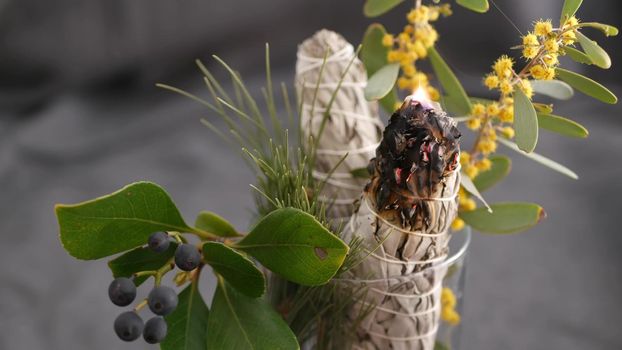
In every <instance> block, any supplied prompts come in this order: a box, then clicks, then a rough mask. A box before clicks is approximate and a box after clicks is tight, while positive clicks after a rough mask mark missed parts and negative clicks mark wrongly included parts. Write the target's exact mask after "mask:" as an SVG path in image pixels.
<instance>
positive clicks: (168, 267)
mask: <svg viewBox="0 0 622 350" xmlns="http://www.w3.org/2000/svg"><path fill="white" fill-rule="evenodd" d="M174 268H175V263H174V259H173V258H171V259H170V260H169V261H168V262H167V263H166V265H164V266H162V267H161V268H159V269H158V270H157V271H156V274H155V282H154V284H155V286H156V287H157V286H159V285H160V282H161V281H162V276H164V275H166V273H167V272H169V271H171V270H172V269H174Z"/></svg>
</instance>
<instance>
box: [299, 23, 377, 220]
mask: <svg viewBox="0 0 622 350" xmlns="http://www.w3.org/2000/svg"><path fill="white" fill-rule="evenodd" d="M354 55H355V51H354V48H353V46H352V45H351V44H349V43H348V42H347V41H346V40H345V39H344V38H343V37H342V36H341V35H339V34H337V33H335V32H332V31H329V30H325V29H324V30H320V31H318V32H317V33H315V34H314V35H313V36H312V37H311V38H309V39H307V40H305V41H304V42H303V43H302V44H301V45H300V46H299V47H298V53H297V59H298V60H297V63H296V88H297V92H298V96H299V98H300V99H301V102H302V115H301V126H302V132H303V136H304V139H305V140H309V136H313V137H314V138H316V137H317V136H318V134H319V132H320V128H321V125H322V121H323V120H324V115H325V113H326V112H327V110H328V117H327V119H326V121H325V124H324V129H323V131H322V135H321V137H320V138H319V141H318V144H317V149H316V155H317V158H316V162H315V169H314V171H313V177H314V178H315V179H316V181H317V182H321V181H324V180H326V179H327V177H328V173H329V172H330V171H331V170H332V169H333V168H335V166H336V165H337V164H338V163H339V161H340V160H341V159H342V158H343V157H344V156H345V155H346V154H347V157H346V158H345V160H344V161H343V162H342V163H341V164H340V165H339V166H338V167H337V168H336V169H335V170H334V171H333V173H332V174H331V177H330V178H328V180H326V184H325V186H324V189H323V190H322V193H321V195H320V196H319V197H318V198H317V200H318V201H321V202H325V203H327V204H329V205H330V208H329V210H328V212H327V216H328V218H330V219H332V220H333V226H334V227H337V226H339V225H340V224H341V223H342V222H343V223H345V222H347V220H349V218H350V216H351V215H352V212H353V202H354V201H355V200H356V199H358V197H359V196H360V193H361V191H362V190H363V187H364V186H365V184H366V182H367V180H366V179H361V178H355V177H353V176H352V171H353V170H356V169H360V168H366V167H367V165H368V163H369V160H370V159H371V158H373V156H374V152H375V149H376V147H378V142H379V141H380V137H381V133H382V128H383V126H384V123H383V122H382V121H381V120H380V118H379V117H378V104H377V103H376V102H369V101H367V100H365V95H364V92H363V89H364V88H365V86H366V85H367V73H366V71H365V67H364V66H363V63H362V62H361V61H360V60H359V59H358V58H355V57H354ZM353 58H354V61H353V62H352V65H351V66H350V68H349V69H347V68H348V64H349V63H350V62H351V61H352V59H353ZM346 69H347V71H346ZM320 71H322V72H321V74H320ZM342 77H343V79H342ZM340 79H342V81H341V83H339V81H340ZM339 85H340V88H339V90H338V91H337V92H336V95H335V98H334V101H333V103H332V105H330V106H329V103H330V101H331V99H332V95H333V93H334V92H335V90H336V89H337V87H338V86H339ZM329 107H330V108H329Z"/></svg>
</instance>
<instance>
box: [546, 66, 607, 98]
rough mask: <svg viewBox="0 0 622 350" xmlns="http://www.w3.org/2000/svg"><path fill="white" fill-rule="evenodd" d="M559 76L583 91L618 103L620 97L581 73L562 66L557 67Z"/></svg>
mask: <svg viewBox="0 0 622 350" xmlns="http://www.w3.org/2000/svg"><path fill="white" fill-rule="evenodd" d="M555 71H556V72H557V76H558V77H559V78H560V79H561V80H563V81H565V82H567V83H568V84H570V86H572V87H574V88H575V89H577V90H579V91H581V92H582V93H584V94H586V95H588V96H591V97H594V98H595V99H597V100H600V101H603V102H605V103H609V104H616V103H617V102H618V98H617V97H616V95H614V94H613V92H611V91H609V89H607V88H606V87H604V86H603V85H601V84H599V83H597V82H595V81H594V80H592V79H590V78H588V77H585V76H583V75H581V74H578V73H575V72H571V71H569V70H565V69H562V68H557V69H555Z"/></svg>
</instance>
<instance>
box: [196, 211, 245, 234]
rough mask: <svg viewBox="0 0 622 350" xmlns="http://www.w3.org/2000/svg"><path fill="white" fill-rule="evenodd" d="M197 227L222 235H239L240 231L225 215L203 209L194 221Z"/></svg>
mask: <svg viewBox="0 0 622 350" xmlns="http://www.w3.org/2000/svg"><path fill="white" fill-rule="evenodd" d="M194 226H195V227H196V228H199V229H201V230H203V231H206V232H209V233H213V234H215V235H216V236H220V237H239V236H241V234H240V233H238V231H237V230H236V229H235V227H233V225H231V223H230V222H229V221H227V220H225V219H224V218H223V217H221V216H220V215H218V214H216V213H212V212H211V211H202V212H200V213H199V215H198V216H197V219H196V221H195V223H194Z"/></svg>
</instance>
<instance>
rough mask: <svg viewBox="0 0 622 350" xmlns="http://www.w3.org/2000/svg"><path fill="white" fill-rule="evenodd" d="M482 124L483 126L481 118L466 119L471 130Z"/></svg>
mask: <svg viewBox="0 0 622 350" xmlns="http://www.w3.org/2000/svg"><path fill="white" fill-rule="evenodd" d="M480 126H482V120H481V119H479V118H469V120H467V121H466V127H467V128H469V129H471V130H477V129H479V127H480Z"/></svg>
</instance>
